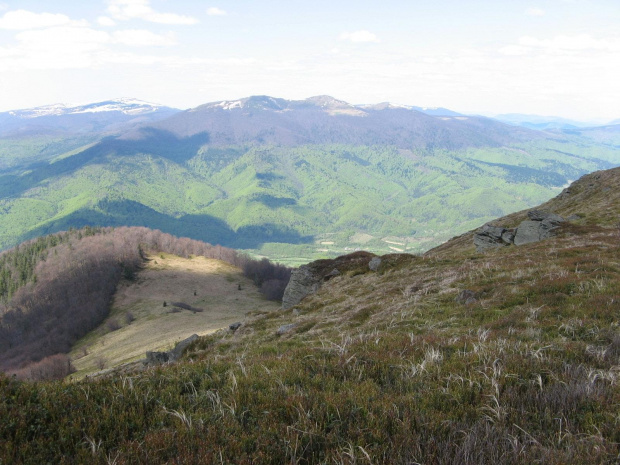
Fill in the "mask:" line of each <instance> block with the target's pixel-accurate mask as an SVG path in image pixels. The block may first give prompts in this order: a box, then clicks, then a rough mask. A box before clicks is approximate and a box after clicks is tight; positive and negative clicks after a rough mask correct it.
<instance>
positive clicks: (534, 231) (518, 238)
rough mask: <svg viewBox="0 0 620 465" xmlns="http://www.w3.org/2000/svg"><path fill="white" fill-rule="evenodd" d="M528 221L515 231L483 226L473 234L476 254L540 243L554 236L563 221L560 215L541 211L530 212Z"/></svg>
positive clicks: (488, 225) (523, 222)
mask: <svg viewBox="0 0 620 465" xmlns="http://www.w3.org/2000/svg"><path fill="white" fill-rule="evenodd" d="M527 216H528V218H529V219H528V220H525V221H522V222H521V223H520V224H519V226H518V227H517V228H515V229H509V228H504V227H502V226H493V225H490V224H485V225H484V226H483V227H482V228H480V229H479V230H478V231H477V232H476V233H475V234H474V245H475V246H476V251H477V252H485V251H487V250H489V249H493V248H496V247H503V246H507V245H511V244H514V245H523V244H529V243H531V242H538V241H542V240H543V239H548V238H550V237H553V236H554V235H555V230H556V229H557V228H558V227H559V226H560V224H561V223H563V222H564V221H565V220H564V218H562V217H561V216H560V215H556V214H555V213H550V212H547V211H543V210H532V211H530V212H528V214H527Z"/></svg>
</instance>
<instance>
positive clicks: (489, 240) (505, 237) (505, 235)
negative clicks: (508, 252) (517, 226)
mask: <svg viewBox="0 0 620 465" xmlns="http://www.w3.org/2000/svg"><path fill="white" fill-rule="evenodd" d="M513 239H514V232H513V230H511V229H506V228H503V227H501V226H492V225H490V224H485V225H484V226H483V227H482V228H480V229H479V230H478V231H477V232H476V234H474V245H475V246H476V251H477V252H484V251H486V250H489V249H494V248H496V247H503V246H506V245H510V244H512V242H513Z"/></svg>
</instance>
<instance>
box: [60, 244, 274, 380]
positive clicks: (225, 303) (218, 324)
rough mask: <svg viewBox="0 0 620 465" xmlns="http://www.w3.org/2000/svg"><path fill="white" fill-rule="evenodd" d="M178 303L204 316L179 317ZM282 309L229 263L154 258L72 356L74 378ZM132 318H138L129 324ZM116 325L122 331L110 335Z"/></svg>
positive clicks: (187, 313)
mask: <svg viewBox="0 0 620 465" xmlns="http://www.w3.org/2000/svg"><path fill="white" fill-rule="evenodd" d="M162 256H163V257H164V258H162ZM239 284H241V290H239V289H238V286H239ZM194 292H195V293H196V295H194ZM164 301H166V302H167V304H168V305H167V306H166V307H164V306H163V302H164ZM172 302H183V303H185V304H188V305H190V306H192V307H195V308H200V309H202V310H203V311H202V312H192V311H190V310H184V309H181V310H180V311H178V310H177V311H176V312H175V311H174V310H173V308H174V307H173V306H172V305H171V304H172ZM277 308H278V305H277V304H276V303H274V302H269V301H267V300H265V298H264V297H263V296H262V295H261V294H260V293H259V292H258V290H257V288H256V286H254V285H253V284H252V282H251V280H249V279H247V278H245V277H243V275H242V274H241V272H240V270H239V269H237V268H235V267H233V266H232V265H229V264H228V263H225V262H222V261H220V260H215V259H208V258H204V257H196V258H192V259H186V258H181V257H177V256H174V255H168V254H165V255H156V256H151V257H150V261H148V262H147V265H146V267H145V269H144V270H142V271H140V272H139V273H138V274H137V279H135V280H134V281H124V282H122V283H121V284H120V285H119V288H118V291H117V293H116V295H115V297H114V302H113V305H112V311H111V312H110V316H109V317H108V318H107V319H106V321H104V323H103V324H102V325H101V326H100V327H99V328H97V329H96V330H95V331H93V332H92V333H90V334H89V335H87V336H86V337H85V338H84V339H82V340H81V341H80V342H79V343H78V344H76V346H75V348H74V350H73V351H72V353H71V356H72V358H73V359H74V365H75V367H76V368H77V370H78V372H77V373H76V374H75V375H74V377H78V378H79V377H82V376H84V375H86V374H89V373H92V372H94V371H97V370H99V369H100V368H99V366H100V365H101V364H100V363H99V364H98V363H97V362H98V361H101V360H104V361H105V367H106V368H111V367H114V366H117V365H119V364H122V363H127V362H131V361H135V360H138V359H140V358H144V354H145V352H146V351H147V350H162V349H169V348H170V347H172V346H173V345H174V343H175V342H178V341H180V340H182V339H185V338H187V337H189V336H191V335H192V334H198V335H206V334H210V333H212V332H213V331H215V330H217V329H220V328H224V327H227V326H228V325H229V324H231V323H234V322H237V321H243V320H244V319H245V316H246V313H248V312H249V311H266V312H270V311H273V310H276V309H277ZM127 312H129V313H131V315H133V317H134V320H133V321H132V322H131V323H129V324H128V323H127V321H126V318H125V315H126V314H127ZM110 322H117V323H119V322H120V323H121V325H122V326H121V327H120V329H117V330H115V331H109V323H110ZM85 352H86V355H84V353H85Z"/></svg>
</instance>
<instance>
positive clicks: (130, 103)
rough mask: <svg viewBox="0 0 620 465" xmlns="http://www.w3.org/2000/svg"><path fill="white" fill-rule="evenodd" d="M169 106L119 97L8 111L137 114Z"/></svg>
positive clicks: (38, 114)
mask: <svg viewBox="0 0 620 465" xmlns="http://www.w3.org/2000/svg"><path fill="white" fill-rule="evenodd" d="M167 108H168V107H165V106H163V105H159V104H157V103H149V102H145V101H143V100H138V99H135V98H118V99H113V100H105V101H103V102H96V103H88V104H85V105H65V104H63V103H56V104H52V105H44V106H41V107H35V108H26V109H23V110H12V111H9V112H7V113H8V114H9V115H11V116H15V117H18V118H24V119H26V118H40V117H42V116H63V115H77V114H81V113H101V112H119V113H122V114H124V115H131V116H135V115H143V114H147V113H155V112H158V111H161V110H164V109H167Z"/></svg>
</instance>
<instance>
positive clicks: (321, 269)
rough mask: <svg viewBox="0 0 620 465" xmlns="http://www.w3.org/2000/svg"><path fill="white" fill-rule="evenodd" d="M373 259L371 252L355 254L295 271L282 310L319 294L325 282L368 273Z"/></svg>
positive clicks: (285, 291) (286, 291) (305, 266)
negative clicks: (354, 273)
mask: <svg viewBox="0 0 620 465" xmlns="http://www.w3.org/2000/svg"><path fill="white" fill-rule="evenodd" d="M373 258H376V255H374V254H372V253H369V252H354V253H352V254H348V255H343V256H342V257H338V258H336V259H333V260H331V259H330V260H317V261H315V262H312V263H308V264H307V265H302V266H300V267H299V268H297V269H296V270H293V273H292V274H291V279H290V280H289V283H288V285H287V286H286V289H285V290H284V296H283V297H282V309H283V310H288V309H289V308H291V307H293V306H295V305H297V304H298V303H299V302H301V300H302V299H303V298H304V297H306V296H308V295H311V294H314V293H315V292H317V291H318V290H319V289H320V287H321V285H322V284H323V283H324V282H325V281H329V280H330V279H332V278H335V277H337V276H340V275H342V274H343V273H345V272H352V271H354V270H359V272H360V273H364V272H367V271H368V270H369V263H370V262H371V260H372V259H373ZM356 272H357V271H356Z"/></svg>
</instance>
